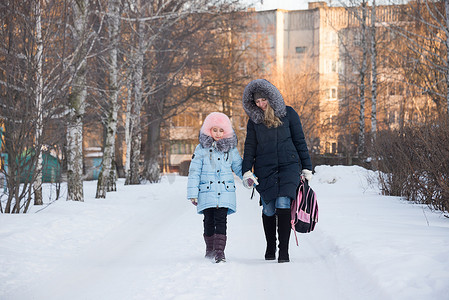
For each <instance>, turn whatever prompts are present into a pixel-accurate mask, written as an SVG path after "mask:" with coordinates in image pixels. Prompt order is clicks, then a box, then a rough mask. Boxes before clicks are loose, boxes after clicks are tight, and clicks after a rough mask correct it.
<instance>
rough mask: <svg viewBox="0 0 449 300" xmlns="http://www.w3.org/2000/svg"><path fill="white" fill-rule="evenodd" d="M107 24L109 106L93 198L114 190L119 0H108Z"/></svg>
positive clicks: (103, 195)
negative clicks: (108, 43)
mask: <svg viewBox="0 0 449 300" xmlns="http://www.w3.org/2000/svg"><path fill="white" fill-rule="evenodd" d="M108 13H109V15H108V19H109V20H108V24H109V28H108V29H109V42H110V45H109V46H110V51H109V97H108V101H109V108H108V112H107V119H106V137H105V141H104V149H103V160H102V162H101V171H100V174H99V177H98V182H97V193H96V195H95V198H106V192H110V191H115V190H116V186H115V179H116V174H115V168H114V153H115V151H114V148H115V135H116V132H117V111H118V57H117V54H118V46H119V45H118V41H119V27H120V18H119V17H120V1H119V0H111V1H109V2H108Z"/></svg>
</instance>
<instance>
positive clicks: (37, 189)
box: [33, 0, 44, 205]
mask: <svg viewBox="0 0 449 300" xmlns="http://www.w3.org/2000/svg"><path fill="white" fill-rule="evenodd" d="M36 49H37V52H36V57H35V59H36V66H37V70H36V85H37V86H36V113H37V118H36V121H37V124H36V143H35V145H36V146H35V147H37V148H39V149H35V151H36V152H35V154H37V155H38V158H37V163H36V169H35V170H36V179H35V180H34V182H33V188H34V205H42V204H43V200H42V163H43V159H42V151H41V150H42V149H41V145H42V142H41V138H42V122H43V108H42V98H43V95H42V94H43V90H44V89H43V85H44V81H43V78H42V76H43V74H42V63H43V62H42V56H43V52H44V45H43V42H42V23H41V3H40V0H38V1H36Z"/></svg>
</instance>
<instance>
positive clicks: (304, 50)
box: [295, 47, 306, 53]
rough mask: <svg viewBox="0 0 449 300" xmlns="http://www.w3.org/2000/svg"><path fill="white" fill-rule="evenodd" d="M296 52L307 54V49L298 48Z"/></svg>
mask: <svg viewBox="0 0 449 300" xmlns="http://www.w3.org/2000/svg"><path fill="white" fill-rule="evenodd" d="M295 50H296V53H305V52H306V47H296V48H295Z"/></svg>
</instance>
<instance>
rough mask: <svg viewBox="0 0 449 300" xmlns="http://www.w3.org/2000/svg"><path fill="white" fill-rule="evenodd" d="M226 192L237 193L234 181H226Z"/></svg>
mask: <svg viewBox="0 0 449 300" xmlns="http://www.w3.org/2000/svg"><path fill="white" fill-rule="evenodd" d="M224 185H225V188H226V191H228V192H234V191H235V183H234V181H226V182H225V183H224Z"/></svg>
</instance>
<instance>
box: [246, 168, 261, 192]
mask: <svg viewBox="0 0 449 300" xmlns="http://www.w3.org/2000/svg"><path fill="white" fill-rule="evenodd" d="M242 180H243V186H244V187H246V188H247V189H250V188H252V187H253V186H254V185H258V184H259V182H258V181H257V177H256V176H254V174H253V173H252V172H251V171H246V172H245V174H243V179H242Z"/></svg>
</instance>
